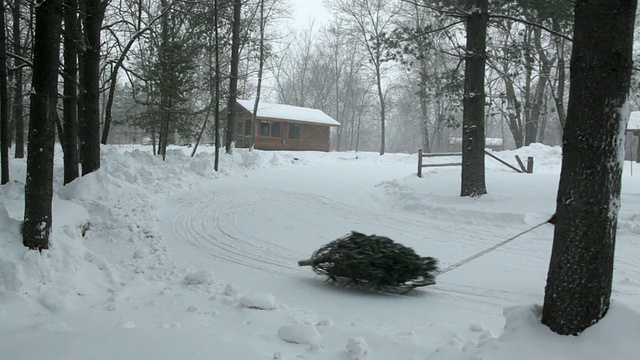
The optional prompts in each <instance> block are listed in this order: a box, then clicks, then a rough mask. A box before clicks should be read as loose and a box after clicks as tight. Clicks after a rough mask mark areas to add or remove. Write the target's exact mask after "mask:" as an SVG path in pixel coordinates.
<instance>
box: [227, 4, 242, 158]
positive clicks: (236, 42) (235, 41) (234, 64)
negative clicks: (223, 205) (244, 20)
mask: <svg viewBox="0 0 640 360" xmlns="http://www.w3.org/2000/svg"><path fill="white" fill-rule="evenodd" d="M241 14H242V1H241V0H235V1H234V3H233V25H232V35H231V73H230V79H229V101H228V103H227V131H226V141H225V151H226V152H227V154H230V153H231V151H232V148H233V143H234V142H235V140H236V133H237V131H236V130H237V129H236V119H235V113H234V111H233V110H234V109H235V107H236V106H235V104H236V99H237V98H238V64H239V62H240V16H241Z"/></svg>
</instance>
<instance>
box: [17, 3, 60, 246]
mask: <svg viewBox="0 0 640 360" xmlns="http://www.w3.org/2000/svg"><path fill="white" fill-rule="evenodd" d="M61 25H62V0H47V1H44V2H42V3H40V4H39V6H37V7H36V30H35V36H34V45H33V82H32V85H33V91H32V93H31V114H30V121H29V145H28V150H27V181H26V184H25V194H24V195H25V207H24V224H23V227H22V241H23V243H24V245H25V246H27V247H28V248H30V249H47V248H49V234H50V233H51V202H52V197H53V150H54V144H55V127H54V118H55V114H56V102H57V98H58V91H57V86H58V64H59V56H60V27H61Z"/></svg>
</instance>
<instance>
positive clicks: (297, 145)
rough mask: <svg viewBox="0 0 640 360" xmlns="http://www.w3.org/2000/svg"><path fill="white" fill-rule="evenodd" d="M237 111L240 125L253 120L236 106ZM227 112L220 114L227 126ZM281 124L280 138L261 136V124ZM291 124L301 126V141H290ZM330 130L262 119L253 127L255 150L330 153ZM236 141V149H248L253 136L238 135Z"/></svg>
mask: <svg viewBox="0 0 640 360" xmlns="http://www.w3.org/2000/svg"><path fill="white" fill-rule="evenodd" d="M235 109H236V121H237V122H238V123H243V124H246V123H247V122H248V121H249V120H251V114H250V113H249V112H248V111H246V110H245V109H244V108H242V107H241V106H239V105H237V104H236V106H235ZM226 117H227V116H226V111H222V112H221V114H220V117H219V118H220V120H221V121H224V123H225V124H226ZM263 121H265V122H267V121H268V122H279V123H280V136H279V137H262V136H260V123H261V122H263ZM289 124H300V139H289ZM240 127H242V129H241V130H243V129H244V125H240ZM330 130H331V126H329V125H319V124H309V123H305V122H300V121H291V120H283V119H274V118H261V117H258V118H257V119H256V124H254V126H253V131H254V134H255V136H254V139H255V148H256V149H259V150H302V151H304V150H311V151H329V150H330ZM235 140H236V147H238V148H243V147H248V146H249V143H250V140H251V136H250V135H244V134H240V133H238V138H237V139H235Z"/></svg>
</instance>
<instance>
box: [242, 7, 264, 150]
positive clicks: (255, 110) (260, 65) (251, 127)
mask: <svg viewBox="0 0 640 360" xmlns="http://www.w3.org/2000/svg"><path fill="white" fill-rule="evenodd" d="M264 22H265V18H264V0H260V59H259V60H258V61H259V63H258V85H257V87H256V100H255V103H254V104H253V113H252V114H251V120H250V121H249V131H250V133H249V134H250V135H251V140H250V141H251V143H250V144H249V148H250V149H253V146H254V142H255V123H256V116H258V105H259V104H260V90H261V88H262V70H263V68H264V56H265V55H264V26H265V23H264ZM245 131H246V130H245Z"/></svg>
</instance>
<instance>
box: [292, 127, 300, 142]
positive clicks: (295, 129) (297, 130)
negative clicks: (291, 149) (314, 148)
mask: <svg viewBox="0 0 640 360" xmlns="http://www.w3.org/2000/svg"><path fill="white" fill-rule="evenodd" d="M289 139H293V140H300V124H289Z"/></svg>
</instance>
